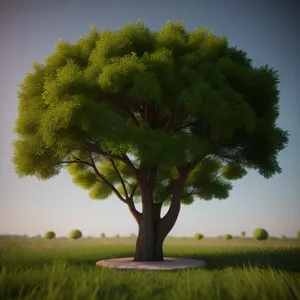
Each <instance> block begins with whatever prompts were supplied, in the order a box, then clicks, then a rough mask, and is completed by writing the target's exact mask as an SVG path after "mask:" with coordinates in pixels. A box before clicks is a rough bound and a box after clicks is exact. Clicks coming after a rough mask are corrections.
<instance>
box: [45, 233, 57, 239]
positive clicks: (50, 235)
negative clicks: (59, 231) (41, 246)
mask: <svg viewBox="0 0 300 300" xmlns="http://www.w3.org/2000/svg"><path fill="white" fill-rule="evenodd" d="M54 238H55V232H53V231H47V232H46V233H45V239H48V240H52V239H54Z"/></svg>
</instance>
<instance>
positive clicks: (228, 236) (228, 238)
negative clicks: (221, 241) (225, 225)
mask: <svg viewBox="0 0 300 300" xmlns="http://www.w3.org/2000/svg"><path fill="white" fill-rule="evenodd" d="M224 237H225V239H226V240H231V239H232V235H231V234H229V233H226V234H225V235H224Z"/></svg>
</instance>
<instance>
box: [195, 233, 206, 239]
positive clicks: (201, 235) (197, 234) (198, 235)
mask: <svg viewBox="0 0 300 300" xmlns="http://www.w3.org/2000/svg"><path fill="white" fill-rule="evenodd" d="M194 238H195V239H196V240H201V239H203V238H204V235H203V234H201V233H195V235H194Z"/></svg>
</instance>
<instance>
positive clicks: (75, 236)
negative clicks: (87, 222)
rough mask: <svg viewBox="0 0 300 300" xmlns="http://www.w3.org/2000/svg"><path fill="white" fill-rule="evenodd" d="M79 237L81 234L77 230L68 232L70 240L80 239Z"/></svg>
mask: <svg viewBox="0 0 300 300" xmlns="http://www.w3.org/2000/svg"><path fill="white" fill-rule="evenodd" d="M81 237H82V232H81V231H80V230H78V229H73V230H72V231H71V232H70V238H71V239H73V240H77V239H80V238H81Z"/></svg>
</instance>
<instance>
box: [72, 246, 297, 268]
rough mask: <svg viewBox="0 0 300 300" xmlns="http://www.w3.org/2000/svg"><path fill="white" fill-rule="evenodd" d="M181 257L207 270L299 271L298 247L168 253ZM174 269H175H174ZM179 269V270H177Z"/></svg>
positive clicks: (79, 261)
mask: <svg viewBox="0 0 300 300" xmlns="http://www.w3.org/2000/svg"><path fill="white" fill-rule="evenodd" d="M132 256H133V253H132V252H122V253H119V254H116V255H113V256H111V257H109V258H119V257H132ZM166 256H173V257H174V256H176V257H181V258H193V259H200V260H204V261H206V262H207V264H208V266H207V267H206V269H207V270H222V269H225V268H228V267H234V268H244V267H246V268H247V267H250V268H251V267H258V268H259V269H269V268H272V269H275V270H280V271H288V272H296V273H300V248H298V249H297V248H295V249H288V250H286V249H272V250H270V251H265V250H264V249H261V250H256V251H243V252H237V253H230V252H228V253H226V252H220V253H209V252H204V253H189V254H181V255H177V254H176V255H169V253H166ZM109 258H108V257H99V256H96V255H92V256H89V257H78V258H77V257H76V258H69V259H67V263H68V265H72V266H77V267H91V266H94V265H95V263H96V262H97V261H98V260H101V259H109ZM174 271H175V270H174ZM178 271H180V270H178Z"/></svg>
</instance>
